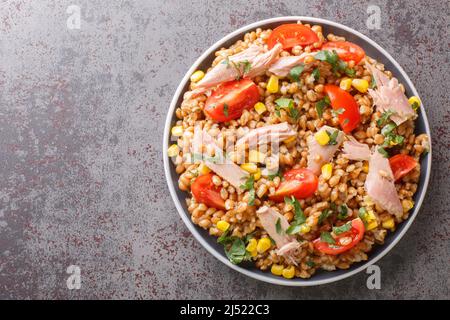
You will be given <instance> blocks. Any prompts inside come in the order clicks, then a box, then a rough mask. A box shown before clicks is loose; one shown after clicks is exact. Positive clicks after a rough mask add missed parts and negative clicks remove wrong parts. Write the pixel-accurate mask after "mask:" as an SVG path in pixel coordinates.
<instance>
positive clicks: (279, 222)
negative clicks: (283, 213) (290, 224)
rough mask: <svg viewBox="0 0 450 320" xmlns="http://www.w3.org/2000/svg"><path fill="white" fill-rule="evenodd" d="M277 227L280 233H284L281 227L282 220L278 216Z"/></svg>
mask: <svg viewBox="0 0 450 320" xmlns="http://www.w3.org/2000/svg"><path fill="white" fill-rule="evenodd" d="M275 229H276V230H277V233H278V234H283V228H281V220H280V218H278V220H277V223H275Z"/></svg>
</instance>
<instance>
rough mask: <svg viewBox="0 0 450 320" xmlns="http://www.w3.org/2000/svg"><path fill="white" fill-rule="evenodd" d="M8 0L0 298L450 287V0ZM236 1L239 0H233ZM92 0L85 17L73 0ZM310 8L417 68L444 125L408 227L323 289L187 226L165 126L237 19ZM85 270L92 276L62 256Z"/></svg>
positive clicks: (401, 293)
mask: <svg viewBox="0 0 450 320" xmlns="http://www.w3.org/2000/svg"><path fill="white" fill-rule="evenodd" d="M181 2H182V1H156V0H153V1H151V0H150V1H129V2H127V1H80V0H79V1H76V0H73V1H25V0H21V1H8V0H7V1H6V2H5V1H2V2H1V4H0V58H1V59H0V137H1V139H0V150H1V151H0V152H1V153H0V154H1V158H0V159H1V162H0V163H1V165H0V174H1V175H0V298H6V299H9V298H21V299H22V298H44V299H47V298H69V299H71V298H150V299H155V298H195V299H201V298H206V299H209V298H274V299H282V298H288V299H309V298H325V299H336V298H352V299H362V298H394V299H398V298H446V299H448V298H449V289H448V288H449V262H450V249H449V248H450V247H449V244H450V241H449V222H450V219H449V207H450V201H449V196H450V194H449V185H450V175H449V169H450V166H449V161H450V152H449V147H450V130H449V121H450V111H449V99H448V91H449V85H448V83H450V79H449V76H448V71H449V70H448V66H449V55H448V52H449V41H448V40H449V34H448V30H449V19H448V16H449V14H450V12H449V6H448V2H447V1H433V4H426V3H424V2H423V1H420V0H417V1H404V2H402V3H399V2H397V1H395V4H394V3H390V1H371V3H372V4H378V5H379V6H380V8H381V13H382V29H381V30H375V31H373V30H368V29H367V27H366V25H365V20H366V18H367V14H366V9H367V5H366V4H363V2H364V1H351V2H349V1H336V4H334V5H329V4H327V2H328V1H297V0H294V1H282V2H281V1H280V2H279V1H258V2H256V1H244V0H243V1H230V2H225V1H194V2H192V3H189V4H188V2H187V1H183V3H184V4H183V5H180V4H178V3H181ZM228 3H229V4H228ZM70 4H78V5H80V7H81V10H82V12H81V13H82V18H83V20H82V24H81V29H80V30H69V29H67V27H66V19H67V17H68V14H67V13H66V8H67V6H68V5H70ZM282 15H310V16H315V17H322V18H327V19H331V20H334V21H337V22H340V23H343V24H346V25H348V26H350V27H353V28H354V29H356V30H358V31H361V32H362V33H364V34H366V35H368V36H369V37H371V38H372V39H374V40H375V41H377V42H378V43H379V44H381V45H382V46H383V47H384V48H386V49H387V51H388V52H390V53H391V54H392V55H393V56H394V58H395V59H397V61H398V62H399V63H400V64H401V65H402V66H403V67H404V68H405V70H406V71H407V72H408V74H409V75H410V77H411V79H412V80H413V82H414V83H415V85H416V87H417V89H418V91H419V92H420V94H421V97H422V99H423V101H424V103H425V104H426V106H427V107H428V108H427V113H428V116H429V118H430V124H431V129H432V132H433V144H434V145H433V146H434V154H433V161H434V162H433V172H432V181H431V185H430V188H429V191H428V195H427V197H426V199H425V202H424V205H423V207H422V210H421V212H420V213H419V216H418V218H417V220H416V221H415V223H414V224H413V226H412V228H411V229H410V230H409V232H408V233H407V234H406V236H405V237H404V238H403V240H402V241H401V242H400V243H399V244H398V245H397V246H396V247H395V249H394V250H392V252H391V253H390V254H388V255H387V256H386V257H384V258H383V259H382V260H381V261H380V262H379V266H380V267H381V269H382V289H381V290H373V291H370V290H368V289H367V288H366V286H365V282H366V275H365V274H364V273H360V274H358V275H356V276H354V277H352V278H350V279H346V280H343V281H341V282H338V283H335V284H330V285H324V286H320V287H315V288H286V287H277V286H273V285H268V284H264V283H260V282H257V281H256V280H252V279H249V278H247V277H245V276H243V275H241V274H239V273H237V272H235V271H232V270H231V269H229V268H227V267H225V266H224V265H223V264H222V263H220V262H218V261H217V260H216V259H215V258H214V257H213V256H211V255H210V254H208V253H207V252H206V251H205V250H204V249H203V248H202V247H200V245H199V244H198V243H197V242H196V240H195V239H194V238H193V237H192V236H191V235H190V233H189V231H188V230H187V228H186V227H185V226H184V225H183V223H182V221H181V219H180V218H179V216H178V214H177V212H176V210H175V207H174V205H173V204H172V200H171V198H170V195H169V192H168V189H167V186H166V182H165V179H164V173H163V165H162V151H161V144H162V130H163V123H164V119H165V116H166V110H167V108H168V105H169V102H170V100H171V97H172V95H173V93H174V92H175V89H176V87H177V85H178V82H179V81H180V80H181V78H182V76H183V75H184V73H185V72H186V70H187V69H188V67H189V66H190V64H191V63H192V62H194V60H195V59H196V58H197V57H198V56H199V55H200V54H201V53H202V52H203V51H204V50H205V49H206V48H207V47H209V46H210V45H211V44H213V43H214V42H215V41H216V40H218V39H220V38H221V37H222V36H224V35H226V34H227V33H229V32H231V31H233V30H235V29H236V28H239V27H241V26H243V25H246V24H248V23H251V22H255V21H257V20H261V19H264V18H269V17H275V16H282ZM71 264H75V265H78V266H80V267H81V270H82V286H81V289H80V290H72V291H70V290H68V289H67V287H66V277H67V275H66V273H65V271H66V268H67V266H69V265H71Z"/></svg>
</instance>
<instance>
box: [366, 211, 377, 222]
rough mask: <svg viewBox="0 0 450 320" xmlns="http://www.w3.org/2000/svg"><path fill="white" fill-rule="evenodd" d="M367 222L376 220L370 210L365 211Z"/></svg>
mask: <svg viewBox="0 0 450 320" xmlns="http://www.w3.org/2000/svg"><path fill="white" fill-rule="evenodd" d="M367 220H368V221H373V220H375V221H376V220H377V217H376V216H375V213H374V212H373V210H371V209H369V210H367Z"/></svg>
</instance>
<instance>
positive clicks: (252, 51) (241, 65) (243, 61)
mask: <svg viewBox="0 0 450 320" xmlns="http://www.w3.org/2000/svg"><path fill="white" fill-rule="evenodd" d="M281 50H282V46H281V45H280V44H277V45H275V46H274V47H273V48H272V49H271V50H269V51H264V49H263V48H262V47H261V46H257V45H251V46H250V47H249V48H248V49H246V50H244V51H242V52H239V53H238V54H235V55H232V56H229V57H228V58H227V59H225V60H223V61H221V62H220V63H219V64H217V65H216V66H215V67H214V68H212V69H211V70H210V71H208V72H207V73H206V75H205V77H204V78H203V79H202V80H200V82H198V84H197V86H196V90H194V92H195V93H196V94H198V92H200V91H201V90H205V89H207V88H210V87H213V86H216V85H218V84H221V83H222V82H227V81H231V80H236V79H238V78H244V77H245V78H253V77H256V76H259V75H262V74H264V73H265V72H266V71H267V70H268V68H269V66H270V65H271V64H272V63H273V62H274V61H275V60H276V59H277V57H278V54H279V53H280V52H281Z"/></svg>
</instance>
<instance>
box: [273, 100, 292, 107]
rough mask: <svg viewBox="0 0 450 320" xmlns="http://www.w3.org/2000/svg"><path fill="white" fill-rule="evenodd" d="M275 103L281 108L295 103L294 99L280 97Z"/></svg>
mask: <svg viewBox="0 0 450 320" xmlns="http://www.w3.org/2000/svg"><path fill="white" fill-rule="evenodd" d="M275 103H276V104H277V106H279V107H280V108H289V107H290V106H292V105H293V104H294V100H292V99H289V98H279V99H277V100H275Z"/></svg>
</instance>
